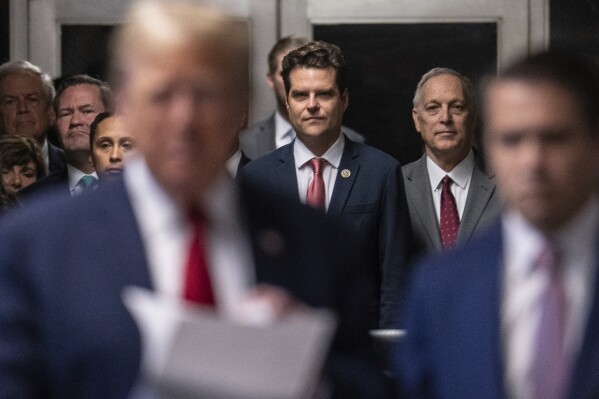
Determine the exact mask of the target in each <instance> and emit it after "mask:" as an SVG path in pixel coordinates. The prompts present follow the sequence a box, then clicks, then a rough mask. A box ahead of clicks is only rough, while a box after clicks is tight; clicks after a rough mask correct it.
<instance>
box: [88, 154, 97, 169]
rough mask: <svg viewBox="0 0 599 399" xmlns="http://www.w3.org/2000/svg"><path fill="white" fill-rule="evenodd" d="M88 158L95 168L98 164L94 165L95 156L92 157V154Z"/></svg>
mask: <svg viewBox="0 0 599 399" xmlns="http://www.w3.org/2000/svg"><path fill="white" fill-rule="evenodd" d="M87 160H88V161H89V164H90V165H91V166H93V167H94V168H95V167H96V165H94V160H93V158H92V156H91V155H90V156H89V158H88V159H87Z"/></svg>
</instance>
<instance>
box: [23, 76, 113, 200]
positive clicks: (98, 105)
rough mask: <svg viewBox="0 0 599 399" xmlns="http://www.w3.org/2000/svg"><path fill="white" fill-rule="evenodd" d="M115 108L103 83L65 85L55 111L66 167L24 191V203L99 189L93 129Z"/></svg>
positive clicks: (87, 80)
mask: <svg viewBox="0 0 599 399" xmlns="http://www.w3.org/2000/svg"><path fill="white" fill-rule="evenodd" d="M113 106H114V99H113V95H112V92H111V90H110V88H109V87H108V85H107V84H106V83H105V82H102V81H101V80H98V79H95V78H92V77H91V76H87V75H75V76H71V77H69V78H66V79H65V80H63V81H62V82H61V84H60V86H59V88H58V91H57V93H56V98H55V99H54V111H55V112H56V117H57V122H56V125H57V128H58V134H59V139H60V142H61V144H62V147H63V149H64V154H65V158H66V167H65V168H64V169H62V170H60V171H57V172H54V173H52V174H49V175H48V176H46V177H45V178H43V179H41V180H38V181H36V182H35V183H34V184H32V185H30V186H29V187H27V188H26V189H24V190H21V191H20V192H19V196H18V199H19V200H20V201H21V202H22V203H25V204H26V203H27V202H28V201H29V200H31V199H32V198H33V197H35V196H39V195H41V194H44V193H48V192H55V193H58V194H59V195H65V196H66V195H71V196H75V195H78V194H80V193H81V192H83V191H85V190H87V189H89V188H90V187H93V186H95V184H96V183H97V178H98V176H97V174H96V171H95V169H94V167H93V165H92V164H91V163H90V142H89V129H90V125H91V124H92V122H93V121H94V118H95V117H96V115H98V114H99V113H100V112H111V111H112V110H113Z"/></svg>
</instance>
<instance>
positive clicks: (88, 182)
mask: <svg viewBox="0 0 599 399" xmlns="http://www.w3.org/2000/svg"><path fill="white" fill-rule="evenodd" d="M97 183H98V180H97V179H96V178H95V177H93V176H91V175H85V176H83V177H82V178H81V179H79V181H78V182H77V184H76V185H75V190H74V194H75V195H79V194H82V193H84V192H86V191H91V190H92V189H93V188H94V187H96V184H97Z"/></svg>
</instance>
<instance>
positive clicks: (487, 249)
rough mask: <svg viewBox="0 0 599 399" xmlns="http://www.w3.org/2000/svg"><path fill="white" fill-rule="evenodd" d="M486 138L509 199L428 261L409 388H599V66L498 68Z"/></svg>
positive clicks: (406, 380) (419, 391)
mask: <svg viewBox="0 0 599 399" xmlns="http://www.w3.org/2000/svg"><path fill="white" fill-rule="evenodd" d="M483 102H484V104H483V114H484V122H485V135H484V146H485V150H486V153H487V156H488V158H489V164H490V166H491V168H492V170H493V171H494V172H495V174H496V178H497V185H498V188H499V192H500V193H501V194H502V196H503V200H504V201H505V209H504V211H503V213H502V216H501V222H500V223H498V224H497V225H496V226H495V227H494V228H493V229H492V230H490V231H489V232H488V233H487V234H485V235H483V236H481V237H480V238H477V239H475V240H473V241H471V242H470V243H468V244H467V245H466V246H464V247H463V248H461V249H458V250H457V251H456V252H455V253H451V254H446V255H444V256H443V257H442V258H440V257H437V258H433V259H431V260H428V261H425V262H424V263H423V264H420V265H419V266H418V269H417V270H418V274H417V275H416V277H415V280H414V281H413V286H412V287H411V290H410V294H409V301H408V308H407V314H406V316H407V317H406V325H407V330H408V333H407V339H406V341H405V342H404V343H403V344H402V346H401V347H400V348H399V353H397V356H396V363H397V364H396V365H397V366H398V371H399V378H400V384H401V385H402V391H403V394H404V395H405V397H427V398H428V397H435V398H503V397H509V398H516V399H537V398H544V399H551V398H566V397H567V398H596V397H599V378H597V377H598V376H599V340H598V339H597V337H599V297H598V295H599V291H598V288H599V287H598V283H597V266H598V265H599V256H598V255H599V254H598V251H599V246H598V245H597V244H598V240H599V234H598V233H599V197H598V193H597V181H598V180H597V179H598V174H599V157H598V156H597V154H599V127H598V126H599V125H598V119H599V113H598V112H597V111H598V110H599V73H598V71H597V66H596V65H595V64H593V63H591V61H589V60H587V59H584V58H581V57H578V56H575V55H572V54H570V55H567V54H559V53H542V54H539V55H536V56H533V57H531V58H528V59H525V60H522V61H520V62H518V63H516V64H515V65H512V66H511V67H509V68H508V69H506V70H505V71H504V72H502V73H501V74H500V75H499V77H497V78H495V79H492V80H490V82H488V85H487V86H486V89H485V93H484V96H483Z"/></svg>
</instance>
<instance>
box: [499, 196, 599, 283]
mask: <svg viewBox="0 0 599 399" xmlns="http://www.w3.org/2000/svg"><path fill="white" fill-rule="evenodd" d="M502 228H503V232H504V240H505V246H504V247H505V248H504V257H505V263H506V264H508V265H513V266H514V267H513V269H512V271H513V272H514V273H518V274H528V273H531V272H532V266H533V265H534V260H535V259H536V258H537V257H538V255H539V253H540V251H541V249H542V247H543V245H544V243H545V240H546V239H547V238H546V237H545V235H544V234H543V233H542V232H541V231H539V230H538V229H537V228H536V227H534V226H533V225H531V224H530V223H529V222H528V221H527V220H526V219H525V218H524V216H522V214H520V213H519V212H516V211H507V212H506V213H505V214H504V216H503V218H502ZM598 233H599V198H598V197H597V196H596V195H595V196H593V197H592V198H591V199H590V200H589V201H588V202H587V204H585V206H583V207H582V209H581V210H580V211H579V212H578V213H577V214H576V215H575V216H574V217H573V218H572V220H570V221H569V222H568V223H567V224H566V225H565V226H563V227H562V228H560V229H559V230H558V231H556V232H553V233H552V234H551V239H552V240H554V241H555V242H556V243H557V245H558V246H559V249H560V252H561V254H562V257H563V258H564V259H572V258H573V257H575V256H576V254H581V253H584V252H586V251H588V250H589V248H595V247H596V240H597V236H598V235H597V234H598Z"/></svg>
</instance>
